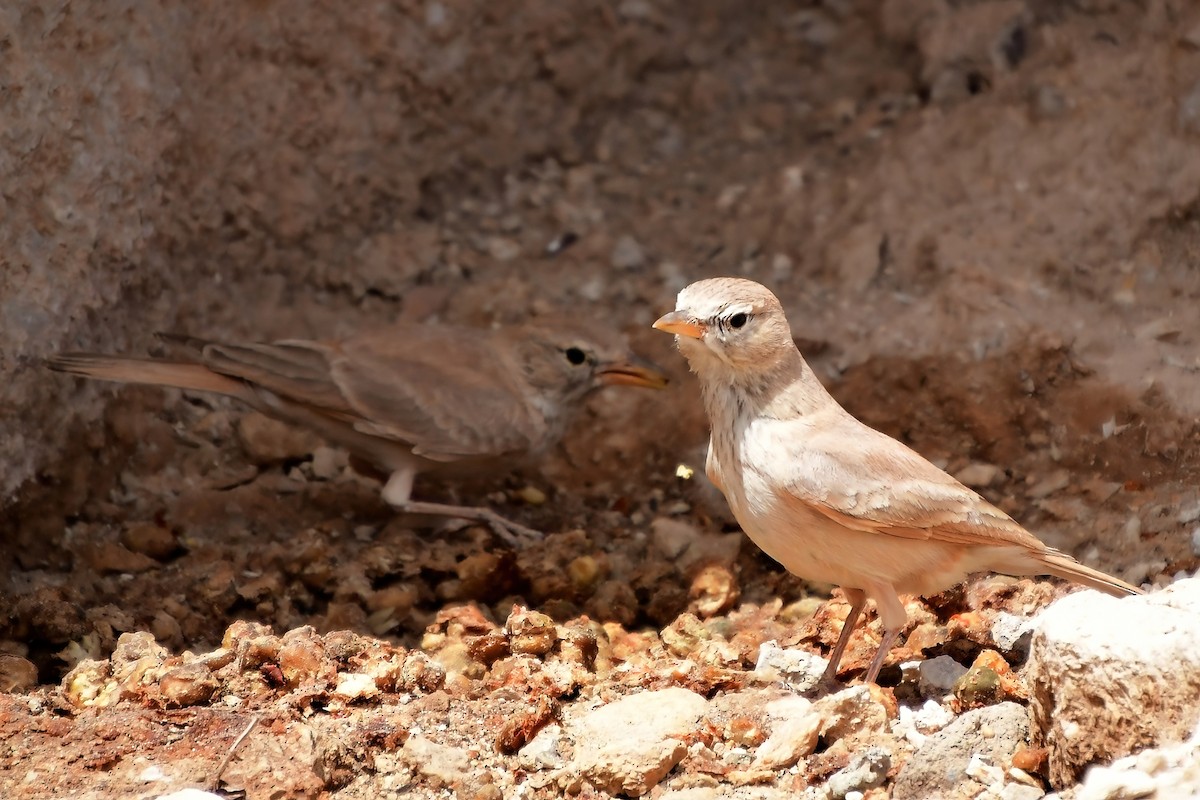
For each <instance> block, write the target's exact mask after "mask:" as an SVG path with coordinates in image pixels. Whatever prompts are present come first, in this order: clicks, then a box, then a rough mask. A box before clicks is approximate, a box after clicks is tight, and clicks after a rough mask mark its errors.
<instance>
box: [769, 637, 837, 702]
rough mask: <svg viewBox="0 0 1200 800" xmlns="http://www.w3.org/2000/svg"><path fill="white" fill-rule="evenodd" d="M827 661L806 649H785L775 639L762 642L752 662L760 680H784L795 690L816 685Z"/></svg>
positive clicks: (804, 690) (813, 687)
mask: <svg viewBox="0 0 1200 800" xmlns="http://www.w3.org/2000/svg"><path fill="white" fill-rule="evenodd" d="M828 665H829V662H828V661H827V660H826V659H824V658H822V657H821V656H818V655H814V654H813V653H810V652H808V651H807V650H785V649H784V648H782V647H780V646H779V643H778V642H776V641H775V640H773V639H772V640H770V641H766V642H763V643H762V645H760V646H759V648H758V661H757V662H756V663H755V664H754V674H755V677H757V678H759V679H760V680H768V681H772V680H784V681H787V682H788V684H789V685H790V686H791V687H792V688H793V689H795V690H796V691H797V692H807V691H810V690H812V689H815V688H816V687H817V684H819V683H820V682H821V676H822V675H824V674H825V668H826V667H827V666H828Z"/></svg>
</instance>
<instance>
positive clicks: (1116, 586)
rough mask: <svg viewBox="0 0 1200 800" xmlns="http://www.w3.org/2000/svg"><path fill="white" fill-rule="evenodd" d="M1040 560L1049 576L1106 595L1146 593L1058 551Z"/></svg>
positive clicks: (1118, 595) (1050, 552)
mask: <svg viewBox="0 0 1200 800" xmlns="http://www.w3.org/2000/svg"><path fill="white" fill-rule="evenodd" d="M1039 560H1040V561H1041V564H1042V567H1043V568H1044V569H1045V571H1046V573H1047V574H1050V575H1053V576H1054V577H1056V578H1062V579H1063V580H1067V581H1072V582H1073V583H1080V584H1083V585H1084V586H1087V587H1089V588H1091V589H1096V590H1098V591H1101V592H1104V593H1105V594H1111V595H1114V596H1116V597H1123V596H1125V595H1130V594H1145V592H1143V591H1142V590H1141V589H1139V588H1138V587H1136V586H1134V585H1133V584H1130V583H1126V582H1125V581H1123V580H1121V579H1120V578H1114V577H1113V576H1112V575H1107V574H1105V573H1103V572H1101V571H1100V570H1098V569H1092V568H1091V567H1089V566H1087V565H1086V564H1080V563H1079V562H1078V561H1076V560H1075V559H1073V558H1071V557H1070V556H1069V555H1067V554H1066V553H1060V552H1059V551H1057V550H1050V551H1048V552H1046V553H1044V554H1041V558H1040V559H1039Z"/></svg>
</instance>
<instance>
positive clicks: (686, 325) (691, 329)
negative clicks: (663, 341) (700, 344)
mask: <svg viewBox="0 0 1200 800" xmlns="http://www.w3.org/2000/svg"><path fill="white" fill-rule="evenodd" d="M654 327H655V328H657V329H658V330H660V331H666V332H667V333H674V334H676V335H677V336H687V337H690V338H692V339H703V338H704V334H705V332H706V331H707V330H708V329H707V328H706V327H705V326H704V323H703V322H697V321H696V320H694V319H692V318H691V317H689V316H688V315H687V314H686V313H684V312H682V311H670V312H668V313H666V314H663V315H662V316H661V317H659V318H658V321H657V322H655V323H654Z"/></svg>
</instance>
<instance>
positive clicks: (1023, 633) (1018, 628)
mask: <svg viewBox="0 0 1200 800" xmlns="http://www.w3.org/2000/svg"><path fill="white" fill-rule="evenodd" d="M1030 622H1031V620H1029V619H1027V618H1025V617H1018V616H1017V615H1016V614H1009V613H1008V612H1007V611H1001V612H999V613H998V614H996V619H995V620H993V622H992V631H991V633H992V641H993V642H995V643H996V647H998V648H999V649H1000V650H1001V651H1003V652H1005V653H1012V652H1014V651H1026V650H1028V649H1029V639H1030V638H1031V637H1032V635H1033V629H1032V627H1031V625H1030Z"/></svg>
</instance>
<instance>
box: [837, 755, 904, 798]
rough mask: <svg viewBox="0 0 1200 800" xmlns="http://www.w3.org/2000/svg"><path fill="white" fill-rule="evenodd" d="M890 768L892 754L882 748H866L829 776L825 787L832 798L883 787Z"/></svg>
mask: <svg viewBox="0 0 1200 800" xmlns="http://www.w3.org/2000/svg"><path fill="white" fill-rule="evenodd" d="M891 768H892V754H891V753H889V752H888V751H887V750H884V749H883V748H882V747H867V748H865V749H863V750H860V751H858V752H856V753H855V754H854V755H852V756H851V757H850V763H849V764H847V765H846V766H844V767H842V768H841V769H839V770H838V771H837V772H835V773H833V774H832V775H830V776H829V780H828V781H827V785H828V787H829V791H830V793H831V794H833V796H834V797H842V798H844V797H846V796H847V795H848V794H850V793H851V792H854V791H862V790H864V789H873V788H875V787H876V786H881V785H883V782H884V780H885V779H886V778H887V774H888V770H890V769H891Z"/></svg>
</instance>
